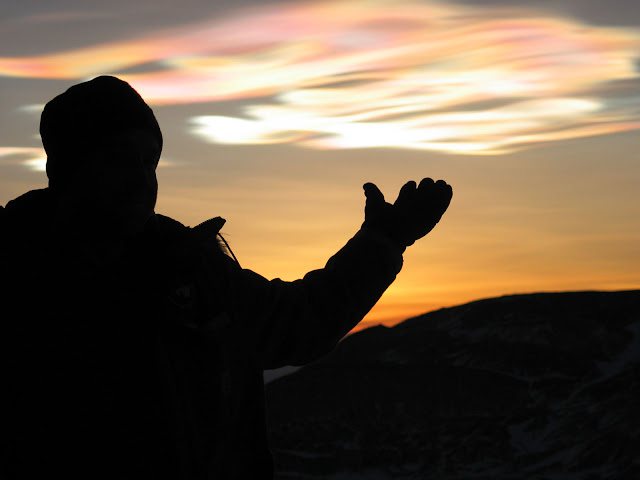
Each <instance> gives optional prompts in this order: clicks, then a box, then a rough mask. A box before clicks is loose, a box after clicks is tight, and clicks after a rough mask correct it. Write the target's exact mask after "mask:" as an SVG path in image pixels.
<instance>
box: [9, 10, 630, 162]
mask: <svg viewBox="0 0 640 480" xmlns="http://www.w3.org/2000/svg"><path fill="white" fill-rule="evenodd" d="M638 58H640V30H628V29H627V30H624V29H619V28H603V27H593V26H587V25H584V24H581V23H579V22H578V21H576V20H572V19H569V18H559V17H554V16H553V15H552V13H551V12H548V13H546V14H541V13H540V12H539V11H538V12H532V11H529V10H524V9H514V8H506V9H505V8H497V7H486V6H485V7H472V6H457V5H453V4H447V3H434V2H427V1H422V2H420V1H416V0H414V1H410V0H408V1H402V0H400V1H397V0H395V1H357V0H341V1H324V0H322V1H316V2H309V3H302V2H297V3H293V4H275V5H270V6H265V7H262V8H257V9H252V10H244V11H243V12H242V14H239V15H238V16H237V17H225V18H223V19H217V20H212V21H210V22H203V23H201V24H199V25H195V26H194V25H189V26H185V27H181V28H175V29H173V30H171V31H164V32H158V33H156V34H153V35H148V36H147V37H144V38H139V39H137V40H134V41H128V42H124V41H123V42H120V43H114V44H110V45H102V46H96V47H88V48H84V49H81V50H76V51H72V52H61V53H59V54H56V55H48V56H43V57H38V58H3V59H0V73H2V74H4V75H12V76H35V77H47V78H80V77H87V76H93V75H97V74H101V73H108V72H111V73H114V74H117V73H118V71H120V70H124V69H126V68H131V67H134V66H137V65H142V64H145V65H147V68H148V66H149V64H152V63H154V62H155V63H157V64H158V69H157V70H156V71H153V72H151V73H143V74H134V75H120V76H121V77H122V78H124V79H126V80H128V81H129V82H131V83H132V85H134V86H135V87H136V88H137V89H138V90H139V91H140V92H141V93H142V95H143V96H144V97H145V98H146V99H148V101H150V102H151V103H154V104H160V105H162V104H179V103H182V104H184V103H201V102H211V101H223V100H244V107H242V110H241V111H239V112H238V116H236V117H229V116H212V115H205V116H199V117H194V118H192V119H191V121H190V129H191V132H192V133H194V134H196V135H198V136H199V137H201V138H204V139H205V140H207V141H210V142H216V143H231V144H256V143H295V144H299V145H304V146H308V147H313V148H362V147H399V148H414V149H430V150H440V151H446V152H455V153H466V154H490V153H492V154H495V153H504V152H509V151H513V150H517V149H519V148H524V147H526V146H528V145H532V144H536V143H540V142H550V141H556V140H561V139H568V138H577V137H582V136H592V135H601V134H606V133H613V132H620V131H625V130H631V129H638V128H640V113H639V112H640V88H638V87H637V86H635V85H631V82H630V81H629V80H630V79H637V78H638V76H639V74H638V70H637V68H636V63H635V62H636V61H637V59H638ZM259 97H261V98H262V100H261V101H260V102H258V101H257V99H258V98H259ZM265 97H269V99H268V101H267V100H266V99H265Z"/></svg>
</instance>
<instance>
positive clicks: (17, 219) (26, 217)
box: [0, 188, 54, 230]
mask: <svg viewBox="0 0 640 480" xmlns="http://www.w3.org/2000/svg"><path fill="white" fill-rule="evenodd" d="M53 204H54V202H53V197H52V194H51V192H50V191H49V189H48V188H42V189H38V190H31V191H29V192H27V193H24V194H22V195H20V196H19V197H17V198H14V199H13V200H10V201H9V202H7V204H6V205H5V207H4V208H3V209H2V210H1V211H0V219H1V220H2V225H3V230H4V229H10V228H11V227H12V226H14V227H15V228H17V229H20V230H24V229H27V230H30V229H32V228H37V226H41V225H42V224H43V223H45V222H48V221H50V217H51V210H52V208H53Z"/></svg>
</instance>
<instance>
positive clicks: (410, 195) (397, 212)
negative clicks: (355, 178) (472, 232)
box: [362, 178, 453, 249]
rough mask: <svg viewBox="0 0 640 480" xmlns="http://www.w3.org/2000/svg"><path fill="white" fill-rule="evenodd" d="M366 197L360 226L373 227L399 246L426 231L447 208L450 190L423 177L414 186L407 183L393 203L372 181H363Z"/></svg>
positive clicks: (422, 234) (404, 244) (441, 181)
mask: <svg viewBox="0 0 640 480" xmlns="http://www.w3.org/2000/svg"><path fill="white" fill-rule="evenodd" d="M363 188H364V194H365V196H366V198H367V201H366V204H365V207H364V223H363V224H362V226H363V227H364V228H370V229H372V230H376V231H378V232H380V233H382V234H384V235H386V236H387V237H388V238H390V239H391V240H393V241H394V242H396V243H397V244H398V245H399V246H400V247H401V248H403V249H404V248H405V247H408V246H410V245H413V243H414V242H415V241H416V240H418V239H420V238H422V237H424V236H425V235H426V234H427V233H429V232H430V231H431V230H432V229H433V227H435V226H436V224H437V223H438V222H439V221H440V218H441V217H442V215H443V214H444V212H445V211H446V210H447V207H449V203H450V202H451V197H452V196H453V190H452V189H451V186H450V185H448V184H447V183H446V182H445V181H444V180H438V181H437V182H434V181H433V180H432V179H430V178H425V179H423V180H422V181H421V182H420V185H418V186H417V187H416V182H414V181H413V180H412V181H410V182H407V183H406V184H405V185H404V186H403V187H402V188H401V189H400V193H399V194H398V198H397V199H396V201H395V202H394V204H393V205H391V204H390V203H387V202H385V200H384V195H383V194H382V192H381V191H380V190H379V189H378V187H377V186H376V185H375V184H373V183H365V184H364V186H363Z"/></svg>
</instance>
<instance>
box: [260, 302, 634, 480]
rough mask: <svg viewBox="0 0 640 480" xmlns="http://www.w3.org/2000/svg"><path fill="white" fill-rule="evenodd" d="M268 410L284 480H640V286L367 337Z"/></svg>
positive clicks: (305, 376) (290, 379)
mask: <svg viewBox="0 0 640 480" xmlns="http://www.w3.org/2000/svg"><path fill="white" fill-rule="evenodd" d="M267 401H268V408H269V412H268V414H269V418H270V434H271V441H272V446H273V450H274V454H275V457H276V468H277V470H278V471H279V474H278V475H279V476H278V477H277V478H279V479H325V478H326V479H344V480H348V479H408V478H412V479H447V480H455V479H471V478H473V479H477V480H479V479H486V480H499V479H523V480H524V479H526V480H536V479H607V478H610V479H616V480H626V479H630V480H631V479H640V291H638V290H636V291H624V292H607V293H605V292H577V293H542V294H530V295H514V296H508V297H501V298H495V299H489V300H481V301H477V302H472V303H469V304H466V305H462V306H458V307H454V308H446V309H442V310H438V311H435V312H431V313H428V314H425V315H422V316H420V317H416V318H412V319H409V320H407V321H405V322H403V323H401V324H399V325H397V326H395V327H393V328H386V327H382V326H380V327H374V328H369V329H367V330H363V331H361V332H359V333H356V334H354V335H351V336H349V337H347V338H346V339H345V340H344V341H343V342H342V343H341V344H340V345H339V346H338V348H337V349H336V350H335V351H334V352H333V353H332V354H331V355H329V356H327V357H325V358H323V359H322V360H320V361H318V362H317V363H315V364H312V365H309V366H307V367H304V368H302V369H300V370H298V371H297V372H295V373H293V374H291V375H288V376H285V377H282V378H279V379H277V380H274V381H273V382H271V383H269V384H268V385H267Z"/></svg>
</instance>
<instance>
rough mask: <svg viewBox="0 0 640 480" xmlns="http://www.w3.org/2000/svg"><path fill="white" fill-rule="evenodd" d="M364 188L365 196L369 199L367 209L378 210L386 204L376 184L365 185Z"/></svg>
mask: <svg viewBox="0 0 640 480" xmlns="http://www.w3.org/2000/svg"><path fill="white" fill-rule="evenodd" d="M362 188H363V189H364V196H365V197H366V198H367V203H366V207H373V208H376V207H377V206H379V205H382V204H384V203H385V202H384V195H383V194H382V192H381V191H380V189H379V188H378V187H377V186H376V184H375V183H371V182H368V183H365V184H364V185H363V186H362Z"/></svg>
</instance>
